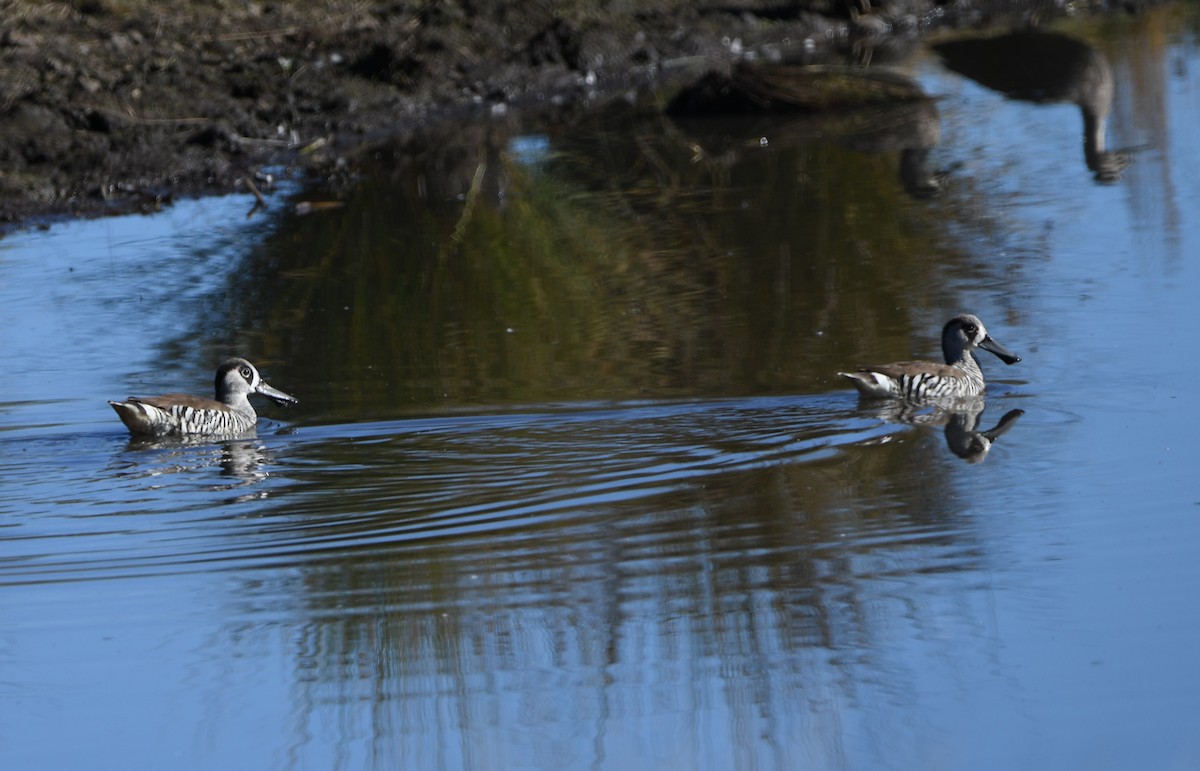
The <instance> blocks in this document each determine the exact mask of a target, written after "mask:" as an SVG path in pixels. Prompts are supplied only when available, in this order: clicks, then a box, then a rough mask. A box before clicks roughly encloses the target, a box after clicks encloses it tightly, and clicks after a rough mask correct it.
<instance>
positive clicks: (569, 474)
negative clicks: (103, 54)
mask: <svg viewBox="0 0 1200 771" xmlns="http://www.w3.org/2000/svg"><path fill="white" fill-rule="evenodd" d="M1185 21H1186V20H1184V19H1181V18H1180V17H1179V16H1178V14H1177V12H1175V11H1172V10H1170V9H1167V10H1165V11H1161V12H1155V13H1150V14H1147V15H1144V16H1140V17H1137V18H1131V19H1112V20H1108V21H1087V20H1083V21H1079V22H1074V23H1071V24H1066V25H1063V26H1061V27H1057V28H1056V31H1058V32H1061V33H1063V34H1067V35H1070V36H1072V37H1073V38H1074V39H1076V40H1079V41H1082V42H1083V43H1084V44H1086V46H1087V47H1088V48H1089V49H1090V50H1092V51H1094V52H1097V53H1098V54H1100V55H1102V56H1103V58H1104V61H1106V62H1107V63H1108V64H1109V66H1110V67H1111V71H1112V74H1113V79H1112V82H1113V102H1112V108H1111V114H1110V116H1109V120H1108V125H1107V131H1106V139H1107V143H1108V146H1109V149H1119V150H1121V149H1128V150H1130V153H1129V160H1130V162H1129V164H1128V167H1127V168H1124V169H1123V170H1122V171H1121V173H1120V176H1119V178H1118V179H1101V180H1097V179H1096V171H1095V169H1094V168H1089V160H1088V158H1087V157H1086V156H1085V152H1084V146H1083V145H1084V142H1083V130H1084V119H1083V116H1082V111H1081V109H1080V107H1079V106H1078V105H1077V104H1074V103H1071V102H1061V101H1060V102H1053V103H1037V102H1033V101H1023V100H1019V99H1011V98H1006V97H1005V96H1003V95H1002V94H1000V93H998V92H997V91H995V90H993V89H992V88H989V87H988V86H987V85H986V84H984V83H980V82H978V81H976V80H971V79H970V78H968V77H965V76H964V75H960V74H955V73H954V72H951V71H949V70H947V69H946V68H945V67H943V66H942V65H941V64H940V62H939V60H938V58H937V57H936V56H934V55H933V54H932V53H930V52H927V51H925V52H921V53H919V54H917V55H916V56H914V57H913V58H911V59H910V60H907V61H904V62H901V63H899V65H898V66H899V67H900V68H901V70H902V71H903V72H904V73H906V74H907V76H909V77H911V78H912V79H913V80H914V82H915V83H917V84H919V85H920V87H921V88H922V89H924V90H925V91H926V92H927V93H928V94H930V95H931V96H934V97H937V99H936V102H935V104H936V116H937V118H938V121H939V134H940V139H939V141H938V142H937V143H936V144H935V145H933V146H932V147H931V148H929V153H928V162H929V170H931V171H932V172H934V173H936V174H937V175H938V176H937V179H938V182H939V186H940V187H941V190H940V194H939V195H935V196H927V195H923V194H922V195H914V190H913V188H912V186H911V185H909V184H907V182H906V180H905V178H904V177H903V176H902V174H901V170H902V169H901V164H902V157H903V148H902V147H901V146H899V145H897V144H895V143H894V142H891V140H890V139H889V140H888V141H884V140H883V139H881V138H880V137H882V136H883V135H884V133H885V132H877V131H873V132H867V134H869V135H870V136H872V137H874V139H873V140H872V141H870V142H867V141H866V140H864V139H863V136H865V135H866V134H864V133H862V132H860V133H859V134H856V135H855V138H853V139H847V138H845V137H844V136H842V135H837V136H840V137H841V139H840V140H839V141H833V139H835V138H837V137H832V138H831V137H828V136H825V135H824V134H822V132H821V131H818V132H817V133H816V134H814V133H813V131H814V129H813V126H812V125H811V124H807V123H804V122H803V121H800V122H797V121H796V120H794V119H785V120H777V121H766V122H761V123H756V124H754V125H753V126H750V127H749V129H747V128H746V127H744V126H743V127H742V129H740V130H741V131H744V132H748V133H744V134H739V133H738V132H737V131H733V130H731V129H730V128H729V127H728V126H725V127H722V128H721V129H720V131H719V132H718V133H717V134H715V136H717V137H718V140H719V141H718V142H717V143H716V144H714V143H713V142H714V140H713V136H714V134H712V133H709V134H707V135H705V134H703V133H696V132H697V129H696V127H695V126H694V125H686V124H685V123H684V122H680V121H676V120H674V119H671V118H667V117H663V116H661V115H660V114H658V112H657V111H656V110H650V109H647V103H646V102H651V103H652V102H653V98H651V97H647V98H646V102H639V103H636V104H618V105H612V106H609V107H607V108H605V109H603V110H600V111H598V112H597V113H596V114H594V115H593V116H591V117H589V118H588V119H586V120H584V121H583V122H582V123H581V125H578V126H573V127H571V128H570V129H555V130H553V131H551V130H548V129H546V128H545V127H536V126H535V127H529V126H519V125H516V124H512V125H510V124H508V123H506V122H503V121H502V122H500V123H499V124H498V125H496V126H493V127H491V128H490V129H488V130H483V129H480V130H479V131H477V132H473V131H470V130H465V131H463V132H461V133H462V134H463V136H462V137H461V138H462V139H463V141H461V142H458V143H444V144H435V146H433V147H431V148H429V151H428V152H427V153H424V154H422V155H421V156H420V157H417V158H413V157H411V156H409V155H407V154H401V153H396V154H393V153H392V152H390V151H384V150H381V152H380V154H379V158H378V164H377V168H376V170H375V173H373V174H371V175H368V176H367V177H366V178H365V179H363V180H362V182H361V184H360V186H358V187H356V188H355V189H354V190H352V191H349V192H348V193H347V194H346V197H345V199H344V201H343V203H344V205H343V206H342V207H341V208H338V209H322V210H321V211H319V212H318V213H317V214H310V215H308V216H300V215H297V214H295V213H294V212H293V209H292V207H291V206H290V205H288V204H289V203H294V202H295V201H300V200H312V199H314V198H317V197H318V196H320V195H321V192H320V191H313V190H303V189H299V188H288V189H285V190H284V191H282V192H281V193H280V194H279V195H278V197H277V198H276V199H275V201H276V205H275V207H274V209H273V210H272V211H271V212H269V213H268V216H262V215H259V216H256V217H255V218H252V219H249V220H247V219H246V217H245V212H246V211H248V210H249V208H250V206H251V205H252V202H251V201H250V200H248V199H243V198H239V197H231V198H225V199H215V200H205V201H199V202H184V203H180V204H177V205H176V206H175V207H173V208H172V209H171V210H169V211H167V212H165V213H163V214H159V215H155V216H152V217H138V218H118V219H111V220H104V221H97V222H78V223H68V224H60V225H55V226H53V227H51V228H50V229H49V230H48V231H46V232H28V233H22V234H16V235H13V236H9V237H8V238H6V239H5V240H4V241H2V242H0V324H2V327H3V329H4V330H5V331H4V333H3V338H2V339H3V341H4V342H3V345H4V350H5V353H6V361H7V366H6V367H5V368H4V371H3V372H0V489H2V494H0V607H2V608H3V612H2V613H0V673H3V674H2V675H0V758H3V760H4V766H5V767H6V768H79V767H87V768H95V769H103V768H110V767H111V768H122V769H125V768H138V767H157V766H161V765H162V764H163V763H164V762H167V763H170V764H171V765H172V766H174V767H178V768H217V767H235V768H242V767H245V768H280V769H284V768H286V769H293V768H295V769H304V768H314V769H317V768H319V769H329V768H381V769H382V768H397V767H403V768H472V769H490V768H495V769H519V768H530V769H542V768H556V769H558V768H596V769H600V768H613V769H664V768H681V769H683V768H686V769H729V768H740V769H751V768H797V767H802V768H830V769H860V768H864V769H865V768H870V769H914V768H977V769H992V768H994V769H1009V768H1014V767H1037V768H1067V769H1070V768H1079V769H1083V768H1087V769H1093V768H1164V769H1166V768H1189V767H1193V766H1194V765H1195V764H1196V763H1197V762H1200V741H1197V739H1196V738H1195V737H1196V736H1197V732H1196V728H1197V726H1196V717H1195V716H1196V715H1197V714H1200V709H1198V708H1200V704H1198V697H1197V696H1196V694H1197V693H1200V682H1198V674H1197V669H1196V667H1195V665H1194V662H1193V658H1194V649H1195V644H1194V643H1195V640H1196V639H1197V636H1198V634H1200V628H1198V627H1197V621H1196V619H1197V618H1200V615H1198V614H1197V613H1196V610H1197V602H1196V600H1195V599H1194V595H1195V592H1194V587H1195V585H1196V583H1197V580H1198V579H1200V568H1198V567H1197V563H1196V561H1195V560H1194V558H1193V555H1194V553H1195V552H1196V550H1197V548H1198V547H1200V530H1198V525H1197V514H1198V512H1200V508H1198V507H1200V488H1198V487H1197V484H1196V481H1195V479H1196V478H1195V472H1194V469H1195V468H1196V460H1197V459H1196V455H1195V452H1194V450H1193V449H1192V448H1191V442H1190V441H1189V439H1190V437H1191V435H1192V434H1193V433H1194V430H1195V429H1196V428H1197V425H1196V423H1197V420H1196V418H1195V417H1194V412H1193V411H1192V410H1191V409H1189V407H1190V405H1191V403H1192V401H1193V394H1192V392H1193V391H1194V387H1193V384H1194V383H1195V382H1197V376H1198V375H1200V372H1198V366H1200V365H1197V363H1196V362H1197V361H1198V359H1200V357H1198V356H1197V353H1198V351H1197V348H1198V347H1200V345H1198V344H1197V342H1196V336H1195V334H1194V332H1195V330H1196V329H1200V310H1198V309H1197V306H1196V304H1195V302H1194V296H1195V294H1196V289H1197V287H1198V286H1200V269H1198V268H1197V267H1196V263H1195V261H1194V260H1192V259H1190V257H1191V255H1193V254H1195V253H1197V250H1198V249H1200V243H1198V242H1197V234H1200V223H1198V222H1197V221H1196V219H1197V215H1196V212H1197V211H1200V207H1198V206H1197V204H1198V203H1200V187H1198V186H1200V167H1198V163H1200V161H1198V160H1197V159H1200V147H1197V141H1198V140H1197V138H1196V132H1195V131H1194V126H1195V125H1196V124H1197V121H1198V120H1200V115H1198V114H1197V107H1198V103H1197V101H1196V99H1195V94H1196V93H1197V92H1198V91H1197V88H1198V86H1197V82H1196V76H1195V71H1196V68H1197V65H1198V64H1200V61H1198V60H1197V57H1196V48H1195V40H1194V35H1193V34H1192V33H1191V32H1187V31H1186V30H1189V29H1195V25H1194V23H1189V24H1185V23H1184V22H1185ZM1179 30H1185V31H1182V32H1181V31H1179ZM921 115H922V116H923V117H920V118H919V120H926V119H928V113H921ZM893 117H894V116H893ZM910 117H911V116H910ZM912 119H914V120H917V119H918V118H912ZM887 125H895V124H891V123H889V124H887ZM822 131H824V132H827V131H828V128H827V127H825V128H822ZM886 133H888V136H896V135H900V134H901V133H903V132H886ZM924 135H925V136H928V133H925V134H924ZM763 140H765V141H763ZM960 310H970V311H972V312H975V313H977V314H978V315H980V316H981V317H982V318H983V319H984V320H985V322H986V323H987V324H988V326H989V329H990V331H991V332H992V333H993V335H994V336H995V337H996V338H997V339H999V340H1001V341H1003V342H1004V343H1005V344H1006V345H1007V346H1009V347H1010V348H1012V349H1014V350H1015V351H1016V352H1017V353H1019V354H1021V355H1022V357H1023V361H1022V362H1021V363H1020V364H1018V365H1015V366H1013V367H1005V366H1004V365H1003V364H1001V363H1000V362H999V361H998V360H996V359H995V358H992V357H990V356H988V357H987V358H985V359H983V360H982V364H983V367H984V369H985V372H986V373H987V375H988V377H989V382H990V386H989V394H988V398H987V403H986V409H985V410H984V411H983V412H982V414H980V415H972V416H970V419H969V420H965V421H963V420H960V421H958V422H954V421H949V422H948V421H946V420H944V419H941V417H940V416H938V415H936V414H934V413H933V412H932V411H930V410H923V411H920V413H919V414H918V415H917V417H916V419H915V421H914V420H913V419H912V418H911V417H910V418H909V420H908V421H907V422H905V421H901V420H900V416H898V415H897V414H896V413H895V411H888V410H885V409H881V408H879V407H872V406H862V405H859V404H858V402H857V400H856V398H855V397H854V395H853V392H852V391H850V390H848V389H847V388H846V387H845V386H844V385H843V384H842V382H840V379H839V378H838V377H837V376H836V374H835V373H836V372H837V371H838V370H840V369H845V368H847V367H850V366H853V365H854V364H856V363H858V362H860V361H882V360H894V359H904V358H911V357H918V356H919V357H935V356H936V355H937V353H938V351H937V336H938V330H939V329H940V327H941V324H942V323H943V322H944V321H945V319H946V318H948V317H949V316H950V315H952V314H953V313H956V312H958V311H960ZM235 353H236V354H240V355H245V356H247V357H249V358H251V359H252V360H253V361H254V362H255V363H256V364H258V365H259V366H260V368H261V369H262V370H263V371H264V374H265V375H266V376H267V378H268V379H269V380H270V381H271V382H272V384H274V385H276V386H278V387H280V388H282V389H284V390H286V391H288V392H289V393H293V394H295V395H296V396H298V397H299V399H300V400H301V403H300V405H299V407H298V408H297V409H294V410H286V411H285V410H283V409H279V408H276V407H274V406H272V405H263V409H262V412H263V415H264V419H263V421H262V422H261V424H260V427H259V431H258V436H257V437H255V438H252V439H246V440H239V441H234V442H217V443H205V442H200V443H179V442H175V443H172V442H159V443H146V442H137V441H131V440H130V438H129V437H128V435H127V434H126V433H125V432H124V429H123V427H122V426H121V424H120V423H119V422H118V421H117V419H116V417H115V415H114V414H112V412H111V410H110V409H109V408H108V406H107V404H105V400H106V399H109V398H118V397H123V396H125V395H127V394H128V393H140V394H153V393H159V392H165V391H181V390H187V391H193V392H200V393H204V392H206V391H207V389H208V388H209V387H210V386H209V383H211V378H212V371H213V369H214V367H215V364H216V363H217V362H218V361H219V360H220V359H221V358H222V357H224V356H227V355H231V354H235ZM983 355H984V356H987V355H986V354H983ZM1015 410H1019V411H1020V412H1014V411H1015ZM1004 416H1010V417H1009V420H1011V421H1015V422H1011V423H1010V424H1006V427H1007V431H1005V432H1004V433H1003V434H1002V435H999V436H997V437H995V442H994V443H983V444H980V439H979V437H978V432H979V431H982V430H986V429H990V428H992V427H994V426H996V425H997V424H998V423H1000V422H1001V421H1002V418H1003V417H1004ZM964 437H965V439H966V440H971V441H973V442H975V444H974V445H972V446H973V447H975V452H973V453H957V452H956V451H955V449H956V448H958V449H960V450H961V449H962V442H963V441H964ZM981 448H982V449H987V450H988V451H987V452H983V451H982V449H981ZM962 454H966V455H967V456H968V457H965V458H964V457H960V455H962Z"/></svg>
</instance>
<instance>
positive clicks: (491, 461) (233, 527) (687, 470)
mask: <svg viewBox="0 0 1200 771" xmlns="http://www.w3.org/2000/svg"><path fill="white" fill-rule="evenodd" d="M845 414H846V413H844V412H842V413H839V412H837V411H836V410H832V409H830V405H829V403H828V400H827V399H820V398H817V399H814V398H811V397H810V398H790V399H789V398H781V399H776V398H763V399H749V400H741V401H738V400H723V401H710V402H687V403H653V404H643V405H632V406H629V405H622V406H599V407H588V408H583V409H579V408H572V409H565V408H564V409H558V408H556V409H552V410H548V411H541V412H517V413H501V414H492V415H483V414H468V415H451V416H445V417H437V418H416V419H411V420H399V421H388V422H378V423H363V424H349V425H332V426H313V427H303V428H299V429H294V430H291V431H289V432H284V433H264V434H262V435H260V436H259V437H258V438H256V439H252V440H239V441H232V442H220V443H206V442H199V443H181V442H175V443H171V442H165V443H164V442H157V443H154V442H152V443H147V442H141V441H138V440H130V439H129V438H128V437H126V436H124V435H122V434H116V433H113V432H107V431H106V432H103V433H97V434H83V435H74V434H62V435H51V436H44V437H38V436H30V435H25V436H23V437H22V438H21V439H20V442H19V447H17V446H16V445H17V444H18V443H17V442H15V441H10V442H9V445H10V446H9V448H8V451H7V452H4V458H5V460H4V461H3V463H4V466H5V468H4V474H5V476H6V478H8V479H10V480H13V481H11V482H10V483H9V495H8V496H7V498H8V500H7V503H6V504H5V505H6V507H7V508H8V509H9V510H10V513H11V514H12V516H11V517H10V518H9V519H8V522H7V524H6V526H5V527H4V528H3V529H2V530H0V533H3V535H2V536H0V538H3V540H4V542H5V550H4V551H5V554H4V556H3V558H0V582H5V583H21V582H39V581H62V580H85V579H89V578H113V577H121V576H136V575H155V574H162V573H174V572H193V571H203V570H230V569H246V568H257V567H268V566H281V565H291V564H297V563H304V564H311V563H314V562H320V561H322V560H337V559H340V558H342V557H343V556H344V555H345V554H347V553H350V552H352V553H354V554H355V555H358V556H365V555H370V554H372V553H387V552H395V551H396V550H398V549H405V548H409V549H413V550H419V549H420V548H423V545H424V544H427V543H430V542H454V543H455V544H456V546H457V547H458V549H459V550H465V551H466V552H469V551H470V549H469V548H467V547H468V546H469V545H474V544H478V543H481V542H482V543H487V544H491V545H492V546H494V545H495V544H496V543H497V542H498V541H504V542H505V543H506V548H508V549H511V550H512V556H513V558H514V559H527V560H529V561H530V563H531V564H532V563H535V562H536V561H537V560H538V559H540V558H542V557H543V556H544V554H545V552H546V550H547V549H552V548H554V547H553V545H552V544H553V542H554V539H555V538H556V537H559V538H562V539H564V540H565V541H567V542H575V541H577V540H578V539H581V538H586V537H588V532H589V530H593V529H597V528H603V527H604V526H605V523H607V522H609V521H611V520H612V519H613V518H614V517H637V516H642V517H645V516H651V515H652V513H653V511H655V510H656V508H658V507H661V508H673V507H678V506H681V505H682V506H683V507H684V508H687V507H688V506H692V505H696V501H695V500H694V496H695V494H696V492H697V491H702V490H703V489H704V488H706V487H707V486H710V485H711V484H713V483H714V482H715V481H716V480H718V479H719V478H721V477H722V476H725V475H729V474H738V473H744V472H747V471H750V470H754V469H760V468H778V467H781V466H788V465H795V464H800V465H804V464H806V463H811V462H814V461H820V460H821V459H825V458H828V457H830V456H831V454H835V453H836V452H837V451H838V449H839V448H840V447H844V446H846V445H848V444H852V443H856V442H860V441H863V440H864V439H867V438H869V437H871V436H875V435H877V434H879V432H880V431H881V430H883V429H881V427H880V426H879V424H878V422H876V421H865V420H862V419H861V418H859V417H855V416H850V417H848V418H847V417H844V416H845ZM689 496H693V497H692V498H689ZM647 501H657V503H655V504H654V505H652V506H650V507H649V509H647V507H646V502H647ZM648 512H649V513H648ZM667 532H668V533H670V532H672V531H671V530H670V528H668V531H667ZM523 541H528V542H527V543H524V544H523V543H522V542H523ZM521 555H525V556H524V557H521ZM596 559H605V557H599V556H598V557H596Z"/></svg>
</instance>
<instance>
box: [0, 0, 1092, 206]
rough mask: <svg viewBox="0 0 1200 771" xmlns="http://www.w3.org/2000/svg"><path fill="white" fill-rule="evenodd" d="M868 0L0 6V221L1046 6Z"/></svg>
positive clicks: (326, 171) (118, 0)
mask: <svg viewBox="0 0 1200 771" xmlns="http://www.w3.org/2000/svg"><path fill="white" fill-rule="evenodd" d="M866 5H869V4H868V3H866V2H863V3H862V5H861V6H860V5H859V4H857V3H854V4H851V3H850V2H848V1H847V0H807V1H805V2H794V3H778V2H769V1H768V2H749V1H748V0H727V1H726V2H714V3H711V4H709V3H705V4H697V3H691V2H684V1H683V0H650V1H649V2H613V3H607V4H598V3H592V2H569V1H568V0H559V2H531V3H504V2H486V1H485V2H472V1H471V0H442V1H440V2H406V1H404V0H400V1H398V2H383V1H382V0H380V1H378V2H367V3H363V2H351V1H348V0H347V1H342V2H330V3H320V4H318V3H269V2H245V3H232V2H223V1H222V0H211V2H181V3H171V4H169V6H170V9H169V11H168V10H166V8H167V4H156V3H154V2H152V1H151V0H78V2H74V3H40V2H39V3H35V2H0V8H2V9H3V10H2V15H3V17H4V19H5V24H4V28H3V30H2V31H0V223H9V224H12V223H19V222H22V221H24V220H25V219H26V218H29V217H36V216H41V215H82V216H92V215H98V214H103V213H106V212H116V211H131V210H132V211H137V210H153V209H155V208H158V207H160V206H162V205H164V204H165V203H167V202H169V201H170V199H171V198H173V197H178V196H187V195H196V194H203V193H207V192H227V191H230V190H232V189H234V188H235V186H237V185H239V184H245V180H250V181H251V184H253V181H254V180H255V179H256V174H258V173H259V172H260V171H261V170H262V169H263V168H265V167H272V168H290V169H293V170H296V173H309V174H318V175H320V174H323V175H337V174H345V173H349V171H350V170H351V169H352V168H353V164H354V158H355V152H356V149H358V148H361V147H363V146H364V145H365V144H368V143H373V142H378V141H380V140H382V139H385V138H397V139H403V138H404V137H406V136H411V135H413V134H415V133H416V132H419V131H420V130H421V129H422V128H423V127H426V126H430V125H436V124H439V123H441V124H443V125H442V127H443V128H444V127H445V126H444V124H445V123H446V122H447V121H455V120H467V119H470V118H472V117H473V116H482V115H488V114H494V113H498V112H505V113H509V112H510V111H534V112H537V113H539V117H543V118H545V119H547V120H563V119H567V118H569V116H570V114H571V113H572V111H577V110H580V109H586V106H587V105H588V104H592V103H595V102H597V101H600V100H603V99H604V98H606V97H607V96H609V95H612V94H617V93H620V92H622V91H624V90H626V89H628V88H630V87H636V86H642V85H646V84H650V83H654V82H660V81H662V80H664V79H671V78H676V79H681V78H686V77H695V75H696V73H700V72H703V71H704V70H705V69H706V68H709V67H713V66H721V65H722V64H726V63H728V62H730V61H733V60H736V59H738V58H741V57H745V56H747V55H749V56H753V57H761V58H767V59H773V60H778V59H785V60H794V61H800V62H844V61H848V60H849V61H855V60H857V61H864V60H868V59H869V60H871V61H873V62H879V61H886V60H887V59H888V58H890V57H898V56H901V55H903V54H905V53H906V52H907V51H909V50H911V48H912V47H913V46H915V45H916V44H917V43H918V41H919V39H920V37H921V36H922V35H924V34H925V33H927V32H928V31H930V30H932V29H936V28H939V27H944V26H967V25H979V24H983V23H987V22H989V21H994V20H997V19H1000V18H1003V19H1004V20H1009V21H1012V20H1019V19H1021V18H1023V17H1025V18H1027V17H1028V16H1029V15H1030V14H1031V13H1032V12H1034V11H1037V12H1038V13H1043V14H1045V13H1051V12H1053V11H1054V9H1055V7H1056V5H1057V4H1055V3H1053V2H1041V0H1035V1H1034V2H1023V3H1019V4H1017V3H1010V2H990V3H989V2H984V3H979V2H959V3H955V4H953V5H947V6H940V5H937V4H935V3H933V2H931V0H892V1H891V2H887V3H879V2H876V3H874V4H873V5H871V9H870V12H869V13H866V14H862V13H860V8H861V7H863V6H866ZM1094 10H1098V11H1105V10H1111V9H1109V8H1108V6H1107V5H1104V6H1098V7H1097V8H1096V9H1094ZM1076 11H1077V12H1078V8H1077V9H1076ZM261 184H262V183H261V182H260V183H259V185H260V186H261Z"/></svg>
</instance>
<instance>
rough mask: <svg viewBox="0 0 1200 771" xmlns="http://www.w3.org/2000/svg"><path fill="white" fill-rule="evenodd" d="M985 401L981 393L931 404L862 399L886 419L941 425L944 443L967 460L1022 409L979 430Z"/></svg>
mask: <svg viewBox="0 0 1200 771" xmlns="http://www.w3.org/2000/svg"><path fill="white" fill-rule="evenodd" d="M986 407H987V403H986V400H985V399H984V397H982V396H970V397H960V398H956V399H948V400H944V401H941V402H940V403H935V404H924V405H918V404H912V403H909V402H902V401H888V402H878V401H876V402H870V403H864V405H863V407H862V409H863V411H864V412H866V413H868V414H870V415H873V416H875V417H877V418H879V419H880V420H883V421H885V422H887V423H902V424H905V425H910V426H926V427H934V428H936V427H942V428H943V429H944V431H945V435H946V446H947V447H949V448H950V451H951V452H952V453H954V454H955V455H957V456H958V457H960V458H962V459H963V460H965V461H966V462H967V463H980V462H981V461H983V459H984V458H986V457H987V456H988V453H989V452H991V450H992V445H993V444H994V443H995V442H996V440H997V439H999V438H1000V437H1001V436H1003V435H1004V434H1006V433H1008V431H1010V430H1011V429H1012V427H1013V426H1015V425H1016V423H1017V419H1018V418H1020V417H1021V416H1022V415H1024V414H1025V411H1024V410H1020V409H1012V410H1009V411H1008V412H1006V413H1004V415H1003V416H1002V417H1001V418H1000V420H999V421H998V422H997V423H996V425H994V426H992V427H991V428H989V429H987V430H985V431H980V430H979V422H980V418H981V417H982V416H983V411H984V410H985V409H986Z"/></svg>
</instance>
